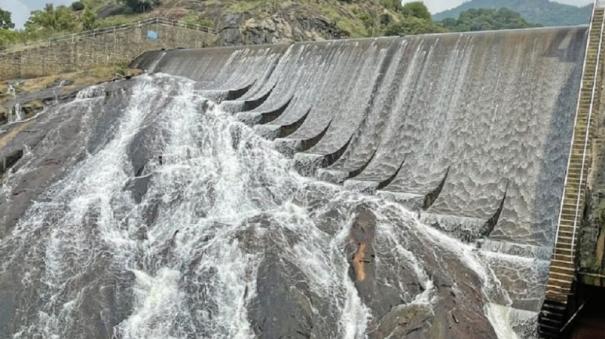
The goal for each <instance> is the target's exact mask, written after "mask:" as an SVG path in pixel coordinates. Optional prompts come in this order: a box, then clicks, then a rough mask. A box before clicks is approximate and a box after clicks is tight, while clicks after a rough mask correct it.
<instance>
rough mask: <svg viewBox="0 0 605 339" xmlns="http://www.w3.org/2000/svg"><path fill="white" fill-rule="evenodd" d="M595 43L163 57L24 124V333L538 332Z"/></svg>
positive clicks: (574, 30)
mask: <svg viewBox="0 0 605 339" xmlns="http://www.w3.org/2000/svg"><path fill="white" fill-rule="evenodd" d="M586 35H587V29H586V28H585V27H568V28H545V29H531V30H513V31H500V32H483V33H464V34H437V35H424V36H412V37H405V38H379V39H361V40H343V41H326V42H314V43H297V44H292V45H274V46H252V47H228V48H209V49H199V50H187V49H181V50H170V51H157V52H149V53H146V54H143V55H142V56H140V57H139V58H137V60H135V61H134V62H133V66H136V67H139V68H142V69H145V70H147V74H145V75H142V76H139V77H135V78H133V79H130V80H127V81H122V82H114V83H109V84H102V85H98V86H94V87H91V88H88V89H85V90H83V91H81V92H80V93H78V95H77V97H76V98H75V99H73V100H70V101H68V102H62V103H57V104H56V105H53V106H50V107H47V108H46V109H45V110H44V111H43V112H42V113H40V114H39V115H38V116H36V117H34V118H32V119H29V120H26V121H19V122H15V123H11V124H9V125H5V126H0V133H1V134H0V159H3V164H4V165H3V166H2V169H3V170H2V172H0V173H3V177H2V180H3V181H2V190H1V191H0V222H1V227H0V258H2V260H1V262H0V305H3V306H2V307H1V308H0V337H2V338H4V337H8V338H111V337H113V338H251V337H259V338H281V337H288V338H365V337H369V338H386V337H391V338H402V337H406V338H478V339H479V338H481V339H484V338H514V337H519V338H527V337H531V336H532V335H535V330H536V317H537V312H538V311H539V308H540V305H541V301H542V298H543V295H544V288H545V281H546V279H547V274H548V264H549V259H550V258H549V256H550V253H551V252H552V247H553V242H554V236H555V234H554V233H555V229H556V221H557V220H556V219H557V216H558V209H559V205H560V203H561V195H562V192H563V182H564V176H565V171H566V165H567V156H568V154H569V148H570V140H571V136H572V129H573V121H574V114H575V109H576V104H577V97H578V93H579V88H580V82H581V76H582V64H583V60H584V51H585V47H586Z"/></svg>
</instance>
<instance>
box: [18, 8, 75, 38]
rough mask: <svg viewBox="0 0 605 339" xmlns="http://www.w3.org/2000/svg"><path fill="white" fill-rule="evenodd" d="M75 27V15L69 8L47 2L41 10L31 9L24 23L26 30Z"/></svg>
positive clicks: (45, 30) (52, 29) (48, 30)
mask: <svg viewBox="0 0 605 339" xmlns="http://www.w3.org/2000/svg"><path fill="white" fill-rule="evenodd" d="M76 27H77V20H76V17H75V16H74V15H73V13H72V11H71V10H70V9H69V8H67V7H65V6H59V7H57V8H55V7H54V6H53V5H52V4H47V5H46V7H44V9H43V10H40V11H33V12H32V14H31V16H30V17H29V19H28V20H27V22H26V23H25V30H26V31H28V32H41V31H44V32H49V33H52V32H63V31H73V30H75V29H76Z"/></svg>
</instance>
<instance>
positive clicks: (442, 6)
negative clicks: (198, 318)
mask: <svg viewBox="0 0 605 339" xmlns="http://www.w3.org/2000/svg"><path fill="white" fill-rule="evenodd" d="M73 1H75V0H0V8H2V9H4V10H8V11H10V12H11V13H13V22H14V23H15V25H16V26H17V28H21V27H23V24H24V23H25V21H26V20H27V18H28V17H29V13H30V12H31V11H33V10H36V9H41V8H42V7H44V4H46V3H52V4H55V5H68V4H71V3H72V2H73ZM403 1H404V2H409V1H414V0H403ZM465 1H466V0H424V3H425V4H426V5H427V6H428V8H429V10H430V11H431V13H433V14H434V13H439V12H441V11H444V10H446V9H450V8H453V7H456V6H458V5H460V4H461V3H463V2H465ZM557 2H562V3H566V4H570V5H576V6H583V5H586V4H589V3H592V2H593V0H557Z"/></svg>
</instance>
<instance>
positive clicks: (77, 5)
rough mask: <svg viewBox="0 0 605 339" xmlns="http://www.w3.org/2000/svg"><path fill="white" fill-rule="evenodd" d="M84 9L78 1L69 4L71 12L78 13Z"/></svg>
mask: <svg viewBox="0 0 605 339" xmlns="http://www.w3.org/2000/svg"><path fill="white" fill-rule="evenodd" d="M84 7H85V6H84V4H83V3H81V2H80V1H76V2H74V3H72V4H71V10H72V11H74V12H79V11H81V10H83V9H84Z"/></svg>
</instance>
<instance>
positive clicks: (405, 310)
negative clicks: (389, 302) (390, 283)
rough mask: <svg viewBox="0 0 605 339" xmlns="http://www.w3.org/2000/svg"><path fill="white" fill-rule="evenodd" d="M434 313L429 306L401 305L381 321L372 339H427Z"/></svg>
mask: <svg viewBox="0 0 605 339" xmlns="http://www.w3.org/2000/svg"><path fill="white" fill-rule="evenodd" d="M433 318H434V313H433V311H432V310H431V308H430V306H428V305H411V306H406V305H400V306H396V307H394V308H393V309H392V310H391V311H390V312H389V313H387V314H386V315H385V316H384V317H383V318H382V320H381V321H380V326H379V327H378V329H377V330H376V331H375V332H373V333H372V334H371V336H370V337H371V338H373V339H374V338H375V339H378V338H410V339H413V338H426V337H427V336H426V333H425V331H426V330H427V329H428V328H430V327H431V322H432V320H433Z"/></svg>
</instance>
